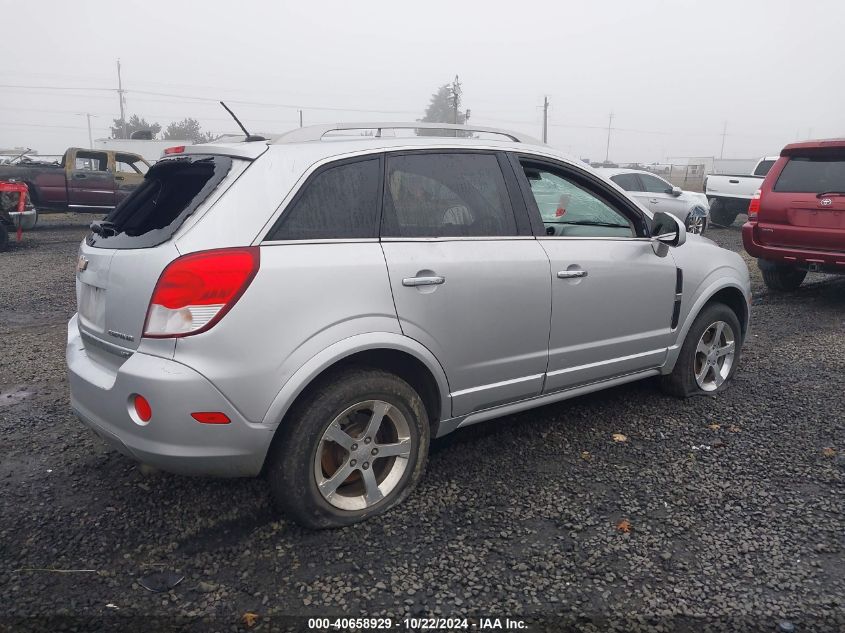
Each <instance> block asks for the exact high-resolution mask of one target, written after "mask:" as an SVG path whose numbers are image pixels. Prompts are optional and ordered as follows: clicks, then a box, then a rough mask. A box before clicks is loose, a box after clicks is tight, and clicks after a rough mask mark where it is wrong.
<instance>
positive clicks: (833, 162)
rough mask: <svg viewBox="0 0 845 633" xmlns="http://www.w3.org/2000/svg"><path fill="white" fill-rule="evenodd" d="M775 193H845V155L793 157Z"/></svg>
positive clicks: (776, 184)
mask: <svg viewBox="0 0 845 633" xmlns="http://www.w3.org/2000/svg"><path fill="white" fill-rule="evenodd" d="M774 190H775V191H788V192H792V193H823V192H826V191H845V153H836V154H827V155H820V156H793V157H792V158H790V159H789V162H788V163H787V164H786V165H785V166H784V168H783V171H782V172H780V176H779V177H778V180H777V182H776V183H775V186H774Z"/></svg>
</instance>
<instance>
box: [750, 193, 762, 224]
mask: <svg viewBox="0 0 845 633" xmlns="http://www.w3.org/2000/svg"><path fill="white" fill-rule="evenodd" d="M760 194H761V192H760V190H759V189H758V190H757V192H756V193H755V194H754V197H753V198H751V202H749V203H748V219H749V220H756V219H757V214H758V213H760Z"/></svg>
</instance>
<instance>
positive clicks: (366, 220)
mask: <svg viewBox="0 0 845 633" xmlns="http://www.w3.org/2000/svg"><path fill="white" fill-rule="evenodd" d="M380 184H381V161H380V160H379V159H378V158H370V159H367V160H359V161H355V162H352V163H345V164H342V165H337V166H332V167H328V168H326V169H323V170H322V171H320V172H318V173H317V174H316V175H315V176H313V177H312V178H311V180H309V182H307V183H305V185H304V187H303V189H302V193H301V194H300V195H299V196H298V197H297V198H296V199H294V201H293V203H292V204H291V205H290V206H289V207H288V208H287V209H285V211H284V213H282V216H281V217H280V218H279V221H278V222H277V223H276V225H275V226H274V227H273V228H272V229H271V230H270V233H269V234H268V235H267V238H266V239H267V240H331V239H363V238H372V237H377V236H378V234H377V232H376V222H377V217H378V211H379V196H380V194H381V190H380Z"/></svg>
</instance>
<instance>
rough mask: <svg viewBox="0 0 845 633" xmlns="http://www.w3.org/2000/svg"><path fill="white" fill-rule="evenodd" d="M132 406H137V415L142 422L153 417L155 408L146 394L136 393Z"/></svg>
mask: <svg viewBox="0 0 845 633" xmlns="http://www.w3.org/2000/svg"><path fill="white" fill-rule="evenodd" d="M132 406H133V407H134V408H135V415H137V416H138V418H139V419H140V420H141V422H149V421H150V418H152V417H153V408H152V407H151V406H150V403H149V402H147V399H146V398H145V397H144V396H141V395H138V394H137V393H136V394H135V397H134V398H132Z"/></svg>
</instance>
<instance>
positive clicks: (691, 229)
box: [687, 216, 706, 235]
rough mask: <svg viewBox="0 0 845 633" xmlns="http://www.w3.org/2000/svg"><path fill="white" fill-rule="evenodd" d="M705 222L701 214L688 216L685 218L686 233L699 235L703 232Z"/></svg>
mask: <svg viewBox="0 0 845 633" xmlns="http://www.w3.org/2000/svg"><path fill="white" fill-rule="evenodd" d="M705 223H706V220H705V219H704V218H703V217H701V216H695V217H690V218H689V219H688V220H687V233H694V234H695V235H701V234H702V233H704V226H705Z"/></svg>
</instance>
